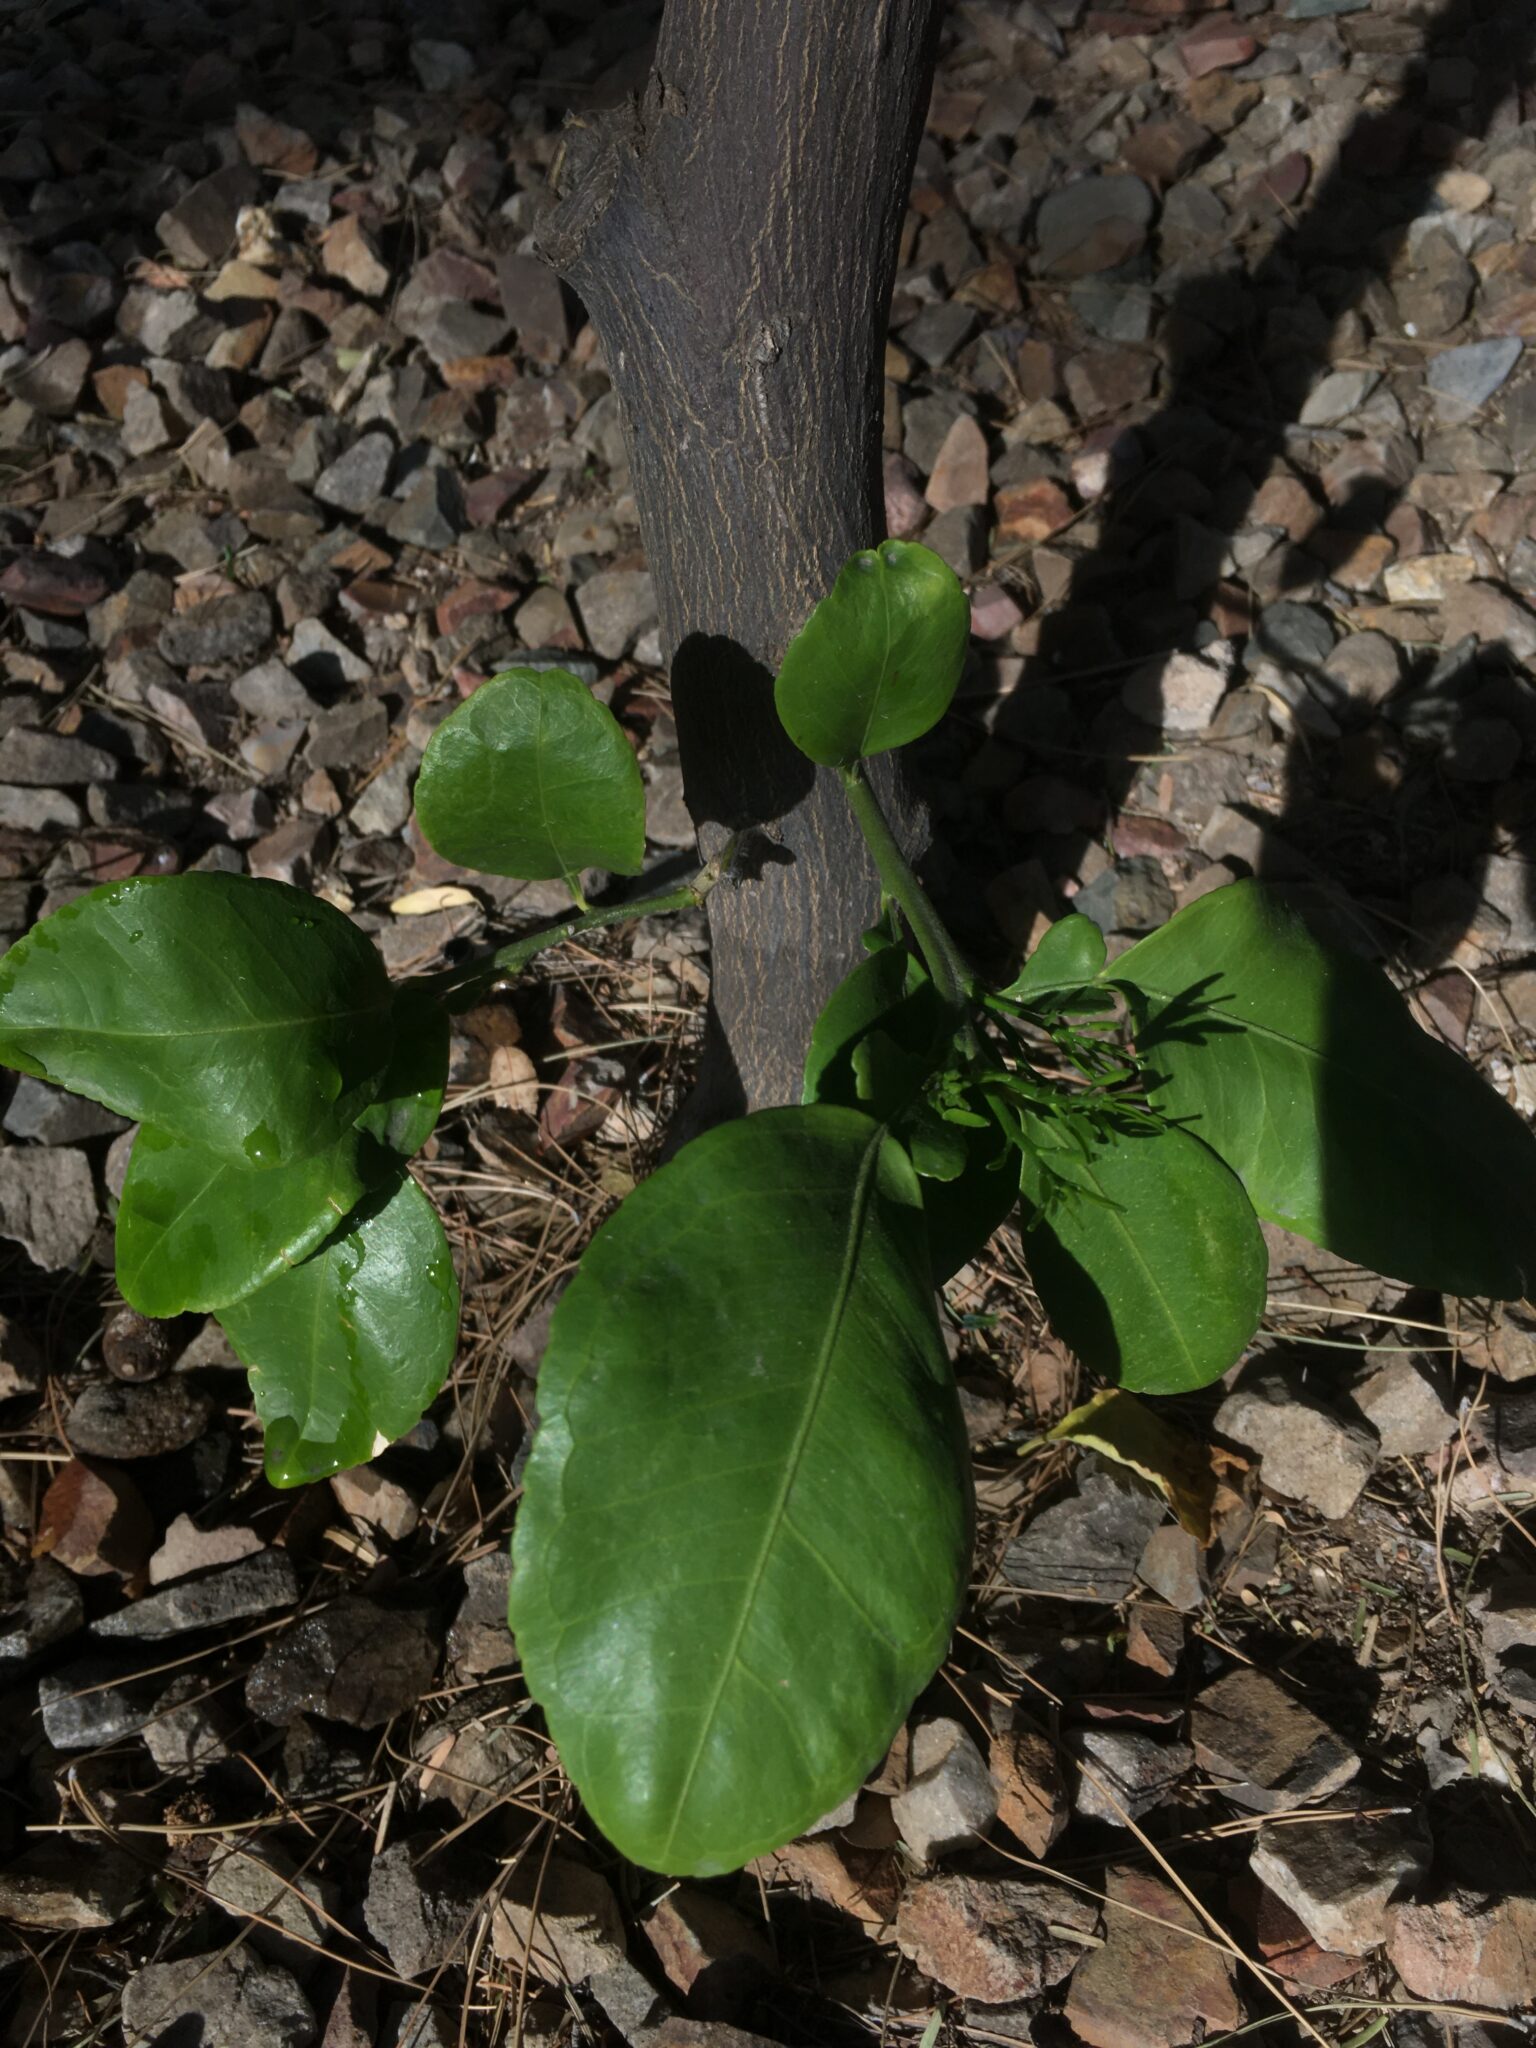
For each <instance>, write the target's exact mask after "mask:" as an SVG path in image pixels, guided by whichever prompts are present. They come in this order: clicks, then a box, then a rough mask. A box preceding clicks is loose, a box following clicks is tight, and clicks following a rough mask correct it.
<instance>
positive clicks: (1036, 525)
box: [994, 477, 1076, 541]
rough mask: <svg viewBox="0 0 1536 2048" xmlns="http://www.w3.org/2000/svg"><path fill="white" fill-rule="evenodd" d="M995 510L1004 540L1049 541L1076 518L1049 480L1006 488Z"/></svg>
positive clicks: (1068, 499)
mask: <svg viewBox="0 0 1536 2048" xmlns="http://www.w3.org/2000/svg"><path fill="white" fill-rule="evenodd" d="M994 509H995V511H996V513H997V528H998V532H999V534H1000V535H1001V536H1002V537H1003V539H1004V540H1022V541H1031V540H1049V539H1050V537H1051V535H1052V534H1053V533H1060V531H1061V529H1062V528H1063V527H1064V526H1069V525H1070V524H1071V522H1072V520H1073V519H1074V518H1075V517H1076V514H1075V511H1074V509H1073V505H1072V501H1071V499H1070V498H1069V497H1068V496H1067V494H1066V492H1065V491H1064V490H1063V489H1062V488H1061V485H1060V484H1058V483H1053V482H1052V481H1051V479H1050V478H1049V477H1036V478H1035V480H1034V482H1033V483H1027V484H1010V485H1008V486H1007V487H1006V488H1005V489H1003V490H1001V491H999V492H998V494H997V498H996V503H995V506H994Z"/></svg>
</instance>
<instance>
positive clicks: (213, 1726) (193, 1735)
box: [139, 1671, 231, 1772]
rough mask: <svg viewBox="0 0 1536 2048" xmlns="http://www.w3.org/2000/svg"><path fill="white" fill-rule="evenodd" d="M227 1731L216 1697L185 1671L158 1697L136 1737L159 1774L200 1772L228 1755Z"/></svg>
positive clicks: (227, 1719)
mask: <svg viewBox="0 0 1536 2048" xmlns="http://www.w3.org/2000/svg"><path fill="white" fill-rule="evenodd" d="M230 1728H231V1716H230V1714H229V1712H228V1709H227V1708H226V1707H225V1706H224V1704H223V1700H222V1698H221V1696H220V1695H219V1693H218V1692H217V1691H216V1690H213V1691H210V1689H209V1684H208V1680H207V1679H206V1678H202V1677H200V1676H198V1675H197V1674H196V1673H195V1672H191V1671H186V1672H183V1673H182V1675H181V1676H180V1677H179V1678H173V1679H172V1680H171V1682H170V1684H169V1685H168V1686H167V1687H166V1688H165V1691H164V1692H163V1693H161V1695H160V1697H159V1699H158V1700H157V1701H156V1702H155V1710H154V1712H153V1713H152V1714H151V1715H150V1716H149V1718H148V1720H146V1721H145V1723H144V1725H143V1727H142V1728H141V1729H140V1731H139V1733H140V1734H141V1735H142V1736H143V1738H144V1747H145V1748H146V1749H147V1750H148V1751H149V1753H150V1755H151V1756H152V1757H153V1758H154V1760H155V1762H156V1763H157V1764H158V1765H159V1767H160V1769H161V1770H162V1771H176V1772H179V1771H202V1770H206V1769H207V1768H208V1767H209V1765H210V1764H216V1763H221V1762H222V1761H223V1760H224V1758H225V1757H227V1756H228V1755H229V1743H228V1735H229V1733H230Z"/></svg>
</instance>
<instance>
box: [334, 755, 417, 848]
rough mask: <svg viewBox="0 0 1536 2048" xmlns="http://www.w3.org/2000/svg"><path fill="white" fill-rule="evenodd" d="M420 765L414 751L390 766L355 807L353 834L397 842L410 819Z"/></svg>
mask: <svg viewBox="0 0 1536 2048" xmlns="http://www.w3.org/2000/svg"><path fill="white" fill-rule="evenodd" d="M420 765H421V760H420V756H419V755H418V754H417V753H416V751H415V749H414V748H408V749H407V750H406V751H405V752H404V753H403V754H397V755H396V756H395V758H394V759H393V760H392V761H389V762H387V763H386V764H385V766H384V767H383V768H381V769H380V770H379V772H378V774H377V775H375V776H374V777H373V779H372V781H371V782H370V783H369V784H368V787H367V788H366V789H365V790H364V791H363V793H362V795H361V796H360V797H359V798H358V800H357V802H356V803H355V804H354V805H353V806H352V809H351V812H350V814H349V815H350V817H351V821H352V829H353V831H354V832H357V833H359V834H360V835H361V836H362V837H363V838H365V839H367V838H378V839H393V838H394V837H395V836H396V835H397V834H398V833H400V832H403V831H404V830H405V827H406V824H407V822H408V821H409V819H410V815H411V790H412V786H413V785H414V783H415V780H416V770H417V769H418V768H419V767H420Z"/></svg>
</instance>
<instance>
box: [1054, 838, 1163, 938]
mask: <svg viewBox="0 0 1536 2048" xmlns="http://www.w3.org/2000/svg"><path fill="white" fill-rule="evenodd" d="M1072 908H1073V910H1075V911H1076V912H1077V913H1078V914H1079V915H1080V916H1082V917H1089V918H1092V920H1093V922H1094V923H1095V924H1096V925H1097V926H1098V927H1099V929H1100V930H1101V931H1103V932H1105V933H1106V934H1107V933H1109V932H1151V931H1156V930H1157V928H1158V926H1159V925H1163V924H1166V923H1167V922H1168V920H1169V918H1170V917H1172V915H1173V911H1174V898H1173V890H1172V887H1171V886H1170V884H1169V881H1168V878H1167V876H1166V875H1165V874H1164V873H1163V870H1162V864H1161V862H1160V861H1158V860H1156V859H1154V857H1153V856H1152V855H1151V854H1149V853H1137V854H1132V855H1131V857H1130V858H1129V859H1128V860H1117V861H1116V862H1115V863H1114V865H1113V867H1108V868H1106V869H1105V870H1104V872H1103V873H1102V874H1101V875H1095V876H1094V878H1093V880H1092V881H1091V882H1090V883H1089V884H1088V886H1087V888H1086V889H1080V890H1079V891H1078V893H1077V894H1076V896H1074V897H1073V899H1072Z"/></svg>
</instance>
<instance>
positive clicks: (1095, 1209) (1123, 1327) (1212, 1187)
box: [1021, 1115, 1268, 1394]
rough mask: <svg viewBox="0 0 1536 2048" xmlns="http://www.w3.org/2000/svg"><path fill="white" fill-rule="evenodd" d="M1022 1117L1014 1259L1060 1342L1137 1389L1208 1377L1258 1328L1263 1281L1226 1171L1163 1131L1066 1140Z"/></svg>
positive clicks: (1262, 1262)
mask: <svg viewBox="0 0 1536 2048" xmlns="http://www.w3.org/2000/svg"><path fill="white" fill-rule="evenodd" d="M1022 1121H1023V1131H1024V1137H1025V1148H1024V1153H1023V1170H1022V1174H1021V1185H1022V1188H1023V1200H1024V1213H1025V1219H1026V1220H1025V1225H1024V1232H1023V1236H1024V1256H1025V1259H1026V1261H1027V1263H1028V1266H1029V1273H1030V1278H1031V1279H1032V1280H1033V1281H1034V1283H1035V1288H1036V1291H1037V1292H1038V1294H1039V1296H1040V1299H1041V1301H1042V1303H1043V1304H1044V1306H1045V1309H1046V1313H1047V1314H1048V1315H1049V1316H1050V1319H1051V1321H1052V1323H1053V1324H1054V1325H1055V1327H1056V1330H1057V1332H1058V1334H1059V1335H1060V1336H1062V1337H1063V1338H1065V1340H1066V1342H1067V1343H1068V1344H1070V1345H1071V1346H1072V1349H1073V1350H1074V1351H1076V1352H1077V1354H1078V1356H1079V1357H1080V1358H1082V1359H1083V1361H1084V1362H1085V1363H1086V1364H1088V1365H1090V1366H1092V1367H1093V1369H1094V1370H1095V1371H1096V1372H1101V1373H1103V1374H1105V1375H1106V1377H1108V1378H1110V1379H1113V1380H1116V1381H1118V1382H1119V1384H1120V1385H1121V1386H1124V1387H1131V1388H1133V1389H1135V1390H1136V1391H1137V1392H1139V1393H1144V1394H1176V1393H1182V1392H1184V1391H1186V1390H1187V1389H1189V1388H1191V1387H1204V1386H1208V1385H1209V1384H1210V1382H1211V1381H1212V1380H1214V1379H1219V1378H1220V1376H1221V1374H1222V1373H1224V1372H1225V1371H1226V1370H1227V1367H1228V1366H1230V1365H1232V1364H1233V1363H1235V1361H1236V1360H1237V1359H1238V1358H1239V1357H1240V1356H1241V1355H1242V1352H1243V1349H1244V1346H1245V1345H1246V1344H1247V1343H1248V1340H1249V1339H1250V1338H1251V1337H1252V1335H1253V1333H1254V1331H1255V1330H1256V1329H1257V1328H1258V1326H1259V1318H1260V1317H1261V1316H1262V1314H1263V1313H1264V1289H1265V1281H1266V1278H1267V1274H1268V1259H1267V1256H1266V1253H1265V1248H1264V1236H1263V1233H1262V1231H1261V1230H1260V1229H1259V1224H1258V1218H1257V1217H1256V1216H1255V1215H1254V1213H1253V1209H1252V1206H1251V1205H1250V1203H1249V1201H1248V1198H1247V1196H1246V1195H1245V1194H1244V1193H1243V1189H1242V1185H1241V1183H1240V1182H1239V1181H1238V1179H1237V1178H1236V1176H1235V1175H1234V1174H1233V1173H1232V1172H1231V1171H1230V1169H1229V1168H1227V1167H1225V1166H1223V1164H1222V1163H1221V1161H1220V1160H1219V1159H1218V1158H1217V1157H1216V1154H1215V1153H1214V1152H1212V1151H1211V1150H1210V1149H1209V1147H1208V1146H1205V1145H1202V1144H1201V1143H1200V1141H1199V1139H1198V1138H1192V1137H1190V1136H1189V1135H1188V1134H1187V1133H1186V1132H1184V1131H1181V1130H1179V1129H1177V1128H1176V1127H1175V1126H1172V1125H1165V1126H1163V1127H1161V1128H1151V1129H1123V1130H1117V1131H1114V1132H1113V1133H1111V1134H1110V1135H1108V1136H1105V1137H1097V1136H1093V1135H1091V1134H1090V1133H1089V1132H1088V1131H1087V1129H1086V1128H1085V1127H1083V1126H1082V1125H1081V1123H1080V1120H1074V1121H1075V1123H1076V1124H1077V1128H1078V1136H1079V1138H1080V1140H1081V1143H1080V1144H1078V1145H1074V1144H1071V1143H1070V1142H1069V1139H1068V1134H1067V1132H1066V1131H1064V1130H1063V1129H1062V1128H1061V1126H1059V1125H1057V1124H1055V1123H1051V1122H1046V1121H1045V1120H1043V1119H1041V1118H1039V1117H1036V1116H1034V1115H1026V1116H1025V1117H1024V1118H1023V1120H1022ZM1056 1174H1059V1175H1061V1176H1062V1180H1060V1181H1058V1180H1054V1179H1053V1175H1056ZM1063 1181H1065V1182H1066V1183H1068V1184H1067V1185H1063ZM1042 1203H1043V1204H1044V1205H1045V1206H1044V1208H1043V1211H1042V1207H1041V1205H1042Z"/></svg>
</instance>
